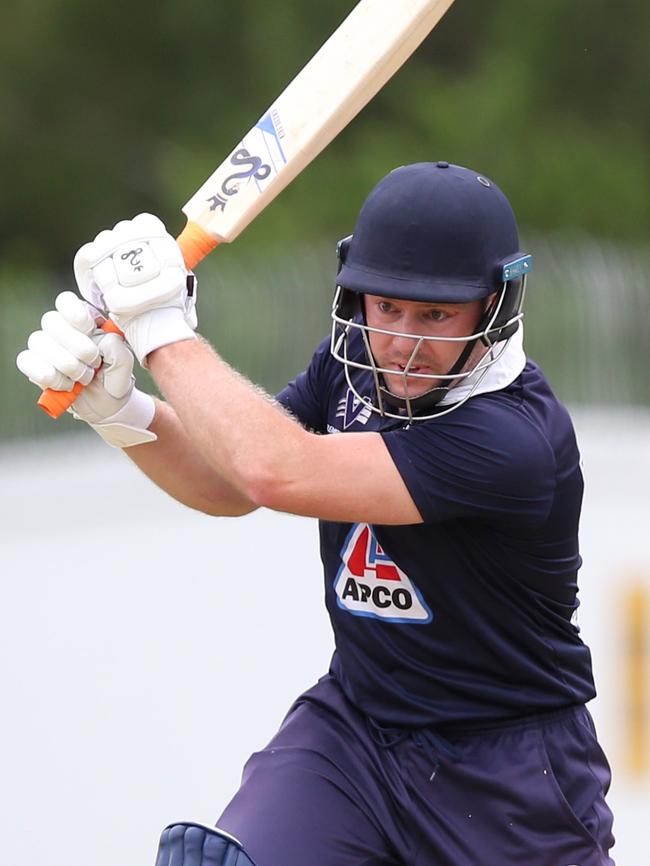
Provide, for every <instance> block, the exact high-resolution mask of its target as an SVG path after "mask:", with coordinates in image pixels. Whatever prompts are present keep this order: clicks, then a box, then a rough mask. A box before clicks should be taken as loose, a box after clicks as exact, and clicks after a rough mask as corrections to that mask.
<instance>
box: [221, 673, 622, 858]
mask: <svg viewBox="0 0 650 866" xmlns="http://www.w3.org/2000/svg"><path fill="white" fill-rule="evenodd" d="M609 781H610V771H609V766H608V764H607V761H606V759H605V756H604V754H603V752H602V750H601V748H600V746H599V745H598V742H597V739H596V735H595V730H594V726H593V722H592V720H591V716H590V714H589V712H588V711H587V709H586V708H585V707H571V708H569V709H565V710H561V711H559V712H555V713H550V714H546V715H543V716H536V717H529V718H526V719H521V720H517V721H514V722H508V723H504V724H495V725H493V726H491V727H484V728H482V729H481V730H480V731H479V730H473V731H464V732H462V731H458V732H455V733H453V734H449V732H446V733H445V737H444V738H443V737H441V736H439V735H437V734H436V733H434V732H431V731H417V732H414V731H410V732H409V731H401V730H400V731H397V730H389V729H385V728H381V727H379V726H378V725H377V724H375V723H373V722H371V721H370V720H369V719H368V718H367V717H366V716H364V715H363V714H362V713H360V712H359V711H358V710H357V709H356V708H355V707H354V706H353V705H352V704H350V702H349V701H348V700H347V699H346V698H345V696H344V695H343V693H342V691H341V689H340V687H339V686H338V684H337V682H336V680H334V679H333V678H332V677H331V676H327V677H324V678H323V679H322V680H320V681H319V683H318V684H317V685H316V686H315V687H314V688H312V689H311V690H309V691H308V692H306V693H305V694H304V695H302V696H301V697H300V698H299V699H298V701H296V703H295V704H294V706H293V707H292V708H291V710H290V711H289V714H288V715H287V717H286V719H285V721H284V722H283V724H282V727H281V728H280V730H279V731H278V733H277V734H276V736H275V737H274V738H273V739H272V740H271V742H270V743H269V745H268V746H267V748H265V749H264V750H263V751H261V752H257V753H255V754H254V755H252V757H251V758H250V760H249V761H248V762H247V764H246V766H245V768H244V774H243V779H242V785H241V788H240V790H239V791H238V793H237V794H236V795H235V797H234V799H233V800H232V801H231V803H230V804H229V805H228V806H227V808H226V809H225V811H224V813H223V814H222V816H221V817H220V819H219V821H218V822H217V825H218V826H219V827H220V828H222V829H224V830H226V831H227V832H229V833H231V834H232V835H233V836H236V837H237V838H238V839H239V840H240V841H241V842H242V844H243V846H244V848H245V849H246V851H247V852H248V853H249V854H250V856H251V857H252V858H253V860H254V861H255V862H256V864H257V866H614V861H613V860H612V859H611V857H610V856H609V853H608V852H609V849H610V848H611V846H612V845H613V842H614V839H613V836H612V815H611V812H610V810H609V808H608V807H607V805H606V803H605V794H606V792H607V789H608V787H609Z"/></svg>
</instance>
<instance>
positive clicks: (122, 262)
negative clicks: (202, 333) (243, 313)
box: [74, 213, 197, 367]
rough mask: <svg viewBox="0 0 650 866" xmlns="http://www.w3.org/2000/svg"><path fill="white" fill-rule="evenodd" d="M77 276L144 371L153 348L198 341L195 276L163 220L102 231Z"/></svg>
mask: <svg viewBox="0 0 650 866" xmlns="http://www.w3.org/2000/svg"><path fill="white" fill-rule="evenodd" d="M74 272H75V277H76V278H77V283H78V285H79V290H80V292H81V294H82V296H83V297H84V298H85V299H86V300H87V301H89V303H91V304H92V305H93V306H94V307H97V308H98V309H99V310H102V311H104V312H106V314H107V315H109V316H110V318H111V319H112V320H113V321H114V322H115V323H116V324H117V325H118V326H119V328H120V329H121V330H122V332H123V333H124V335H125V337H126V340H127V342H128V343H129V345H130V346H131V348H132V349H133V351H134V352H135V355H136V357H137V359H138V361H139V362H140V363H141V364H142V366H143V367H146V359H147V355H148V354H149V353H150V352H153V350H154V349H157V348H159V347H160V346H166V345H168V344H169V343H177V342H179V341H181V340H193V339H195V337H196V334H195V333H194V330H195V329H196V326H197V318H196V293H195V291H194V287H195V279H194V275H193V274H189V272H188V270H187V268H186V267H185V263H184V261H183V255H182V253H181V251H180V248H179V246H178V244H177V243H176V241H175V240H174V238H173V237H172V236H171V235H170V234H169V233H168V232H167V230H166V229H165V226H164V225H163V223H162V222H161V221H160V220H159V219H158V217H155V216H153V215H152V214H147V213H143V214H139V216H137V217H135V218H134V219H132V220H124V221H123V222H119V223H117V225H116V226H115V227H114V228H113V229H111V231H103V232H100V233H99V234H98V235H97V237H96V238H95V240H94V241H92V242H91V243H89V244H85V245H84V246H83V247H81V249H80V250H79V252H78V253H77V255H76V256H75V259H74ZM188 277H189V282H188ZM188 286H190V288H189V289H188Z"/></svg>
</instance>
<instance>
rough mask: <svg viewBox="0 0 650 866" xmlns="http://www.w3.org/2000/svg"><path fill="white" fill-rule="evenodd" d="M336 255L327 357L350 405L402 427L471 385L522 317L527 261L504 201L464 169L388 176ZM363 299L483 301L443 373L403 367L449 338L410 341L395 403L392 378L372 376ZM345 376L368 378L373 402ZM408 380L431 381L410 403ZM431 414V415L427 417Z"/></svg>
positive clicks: (439, 167) (435, 167)
mask: <svg viewBox="0 0 650 866" xmlns="http://www.w3.org/2000/svg"><path fill="white" fill-rule="evenodd" d="M337 253H338V258H339V271H338V275H337V290H336V295H335V298H334V304H333V308H332V319H333V328H332V344H331V345H332V354H333V355H334V357H335V358H336V359H337V360H339V361H341V362H342V363H343V364H344V365H345V368H346V376H347V378H348V384H349V385H350V387H351V388H352V390H353V391H354V393H355V394H356V396H357V398H358V399H361V400H362V401H363V402H364V403H366V405H369V407H370V408H371V409H373V410H374V411H379V412H380V413H381V414H384V415H388V416H389V417H399V418H402V417H403V416H404V413H405V412H406V413H407V414H408V415H409V417H416V416H417V417H418V418H423V412H425V411H427V410H430V409H432V408H433V407H435V406H436V405H437V404H438V403H440V401H441V400H443V399H444V398H445V397H446V396H447V394H448V393H449V391H450V389H451V388H452V387H453V385H454V384H458V383H459V382H460V381H463V380H465V379H467V378H468V377H470V376H474V377H475V379H476V385H478V383H479V382H480V379H481V378H482V375H481V374H483V375H484V373H485V371H486V370H487V368H488V367H489V366H491V365H492V364H493V363H495V362H496V361H497V360H498V358H499V356H500V354H501V353H502V351H503V350H504V349H505V346H506V344H507V340H509V338H510V337H512V335H513V334H514V333H515V332H516V331H517V329H518V327H519V323H520V321H521V319H522V317H523V313H522V304H523V298H524V293H525V283H526V275H527V273H528V271H529V270H530V268H531V262H532V260H531V257H530V256H529V255H526V254H524V253H523V252H522V251H521V250H520V248H519V236H518V232H517V224H516V220H515V216H514V213H513V211H512V208H511V206H510V203H509V202H508V199H507V198H506V196H505V195H504V194H503V193H502V192H501V190H500V189H499V188H498V186H496V184H495V183H493V181H491V180H489V179H487V178H486V177H484V176H483V175H481V174H479V173H478V172H476V171H473V170H471V169H469V168H463V167H462V166H458V165H451V164H449V163H447V162H437V163H433V162H421V163H415V164H414V165H406V166H402V167H401V168H397V169H395V170H394V171H392V172H391V173H390V174H388V175H387V176H386V177H384V178H383V179H382V180H381V181H380V182H379V183H378V184H377V186H376V187H375V188H374V189H373V190H372V192H371V193H370V195H369V196H368V198H367V199H366V201H365V203H364V205H363V207H362V208H361V212H360V214H359V217H358V220H357V224H356V227H355V230H354V234H353V235H350V237H348V238H344V239H343V240H342V241H340V242H339V244H338V248H337ZM365 294H371V295H378V296H381V297H385V298H392V299H398V300H407V301H421V302H426V303H430V304H431V303H434V304H435V303H440V304H464V303H470V302H472V301H477V300H481V299H485V309H484V313H483V316H482V318H481V320H480V322H479V324H478V326H477V328H476V329H475V333H473V334H468V335H465V336H463V337H458V338H453V339H454V340H455V341H456V342H458V344H459V355H458V357H457V360H456V361H455V363H454V364H453V365H452V367H451V369H448V370H443V371H441V372H440V373H435V375H434V374H422V373H415V372H411V373H410V375H409V368H411V367H414V366H415V365H414V360H415V357H416V355H417V353H418V351H419V350H420V347H421V345H422V344H423V342H425V341H428V340H434V341H435V340H440V339H446V340H449V339H450V338H440V337H435V336H423V335H420V334H413V335H410V334H409V335H408V336H413V339H414V341H415V343H414V350H413V354H412V356H411V359H410V360H409V363H408V364H407V365H406V369H405V370H404V377H405V378H404V388H403V392H404V393H403V394H402V395H397V394H395V393H394V392H392V391H391V390H390V389H389V388H388V387H387V384H386V380H385V378H384V375H383V374H384V373H393V374H394V372H395V371H394V370H382V369H381V368H380V367H378V366H377V364H376V363H375V360H374V357H373V354H372V351H371V348H370V335H371V334H372V332H373V330H375V329H373V328H370V327H369V326H368V325H367V323H366V321H365V314H364V303H363V295H365ZM355 333H360V334H361V336H362V338H363V341H364V345H365V354H366V359H367V363H359V362H358V360H357V361H353V360H352V358H351V353H350V351H349V349H350V346H349V340H350V338H351V337H352V336H353V335H354V334H355ZM477 344H479V345H481V346H483V347H484V351H483V352H482V353H481V357H480V358H479V359H478V360H477V363H476V364H475V365H474V366H473V367H471V368H469V369H467V366H468V361H469V359H470V356H471V357H472V360H474V359H476V356H477V354H478V351H477V350H476V349H475V347H476V346H477ZM354 369H357V370H359V369H361V370H371V372H372V373H373V377H374V381H375V391H376V394H375V398H376V400H375V402H373V401H368V398H364V397H361V396H360V395H359V394H358V392H357V390H356V388H355V386H354V382H353V381H352V380H353V375H352V374H353V372H354ZM407 376H408V378H410V379H411V381H413V380H414V379H418V378H419V379H430V380H432V387H431V388H430V389H429V390H428V391H426V392H425V393H424V394H420V395H419V396H417V397H413V398H411V399H409V397H408V388H407V387H406V378H407ZM472 382H474V380H472ZM470 396H471V395H470ZM465 399H467V398H465ZM463 402H464V401H463ZM390 407H392V408H393V409H397V410H398V414H395V413H394V412H391V411H390ZM455 408H457V406H456V407H455ZM437 414H440V411H439V410H438V411H436V412H434V413H433V415H437ZM433 415H427V416H426V417H433Z"/></svg>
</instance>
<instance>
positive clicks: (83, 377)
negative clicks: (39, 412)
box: [27, 331, 95, 390]
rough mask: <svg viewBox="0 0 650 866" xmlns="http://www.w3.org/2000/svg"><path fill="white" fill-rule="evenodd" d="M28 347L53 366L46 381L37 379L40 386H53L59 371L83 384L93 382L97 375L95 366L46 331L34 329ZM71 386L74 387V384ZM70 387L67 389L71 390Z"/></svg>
mask: <svg viewBox="0 0 650 866" xmlns="http://www.w3.org/2000/svg"><path fill="white" fill-rule="evenodd" d="M27 348H28V350H29V351H30V352H33V353H34V355H36V356H38V357H39V358H41V359H42V360H43V361H45V362H46V363H49V364H50V366H51V368H52V372H51V373H50V375H49V376H47V377H46V381H45V380H44V381H43V382H41V381H38V380H37V381H36V384H37V385H39V386H40V387H45V388H50V387H52V385H51V381H53V380H54V379H55V378H56V376H57V373H58V374H61V375H62V376H64V377H66V378H67V379H69V380H71V382H73V383H74V382H81V383H82V385H87V384H88V383H89V382H91V381H92V379H93V376H94V375H95V370H94V368H93V367H90V366H88V365H87V364H85V363H84V362H83V361H82V360H80V359H79V358H78V357H77V356H76V355H75V354H74V352H71V351H70V350H69V349H68V348H67V347H66V346H64V345H62V344H61V343H59V342H58V340H56V339H55V338H53V337H51V336H50V335H49V334H46V333H45V331H34V333H33V334H30V335H29V339H28V340H27ZM30 378H31V377H30ZM70 388H72V385H71V386H70ZM70 388H69V389H67V390H70Z"/></svg>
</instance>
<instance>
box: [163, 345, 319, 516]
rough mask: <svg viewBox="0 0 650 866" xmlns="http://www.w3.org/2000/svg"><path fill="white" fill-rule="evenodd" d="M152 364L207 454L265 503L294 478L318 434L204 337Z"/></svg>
mask: <svg viewBox="0 0 650 866" xmlns="http://www.w3.org/2000/svg"><path fill="white" fill-rule="evenodd" d="M148 364H149V368H150V370H151V372H152V374H153V376H154V378H155V379H156V382H157V384H158V386H159V387H160V389H161V390H162V392H163V394H164V395H165V397H166V399H167V400H168V401H169V402H170V403H171V404H172V405H173V407H174V409H175V411H176V413H177V415H178V416H179V418H180V419H181V420H182V423H183V426H184V427H185V429H186V430H187V433H188V435H189V437H190V438H191V439H192V441H193V442H194V444H195V446H196V447H197V448H198V450H199V452H200V453H201V454H202V455H203V457H204V458H205V459H206V461H208V462H209V463H210V465H211V466H212V467H213V468H214V469H215V470H216V472H217V473H218V474H219V476H221V477H223V478H224V479H226V480H227V481H228V482H229V483H230V484H232V485H233V486H234V487H235V488H237V489H240V490H242V491H243V492H244V493H245V495H246V496H247V497H249V498H250V499H252V501H254V502H256V503H257V504H258V505H264V504H269V503H267V502H265V491H266V490H267V489H268V487H269V485H273V486H277V485H278V483H279V484H283V483H287V484H290V483H291V478H292V477H294V476H295V475H296V474H297V473H298V472H299V470H300V467H301V465H302V464H304V461H305V459H306V458H307V454H306V452H307V450H308V449H306V448H305V445H306V444H307V443H306V439H307V438H308V437H309V436H310V435H311V434H309V433H306V432H305V431H304V430H303V429H302V427H301V426H300V425H299V424H297V423H296V422H295V421H294V420H293V419H292V418H290V417H289V416H288V415H287V414H286V413H285V412H283V411H282V410H281V409H280V408H279V407H278V406H277V405H276V404H274V403H273V402H272V401H271V400H270V399H269V398H268V397H267V395H265V394H264V393H262V392H261V391H260V390H259V389H258V388H256V387H255V386H254V385H252V384H251V383H250V382H248V381H247V380H246V379H244V378H243V377H242V376H240V375H239V374H238V373H237V372H236V371H234V370H233V369H232V368H231V367H229V366H228V364H226V363H225V362H224V361H223V360H222V359H221V358H219V356H218V355H217V354H216V353H215V352H214V351H213V350H212V349H211V348H210V346H208V344H207V343H206V342H204V341H202V340H193V341H184V342H179V343H174V344H172V345H169V346H163V347H162V348H160V349H157V350H156V351H155V352H153V353H151V355H150V356H149V359H148Z"/></svg>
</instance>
